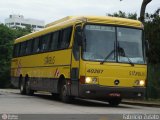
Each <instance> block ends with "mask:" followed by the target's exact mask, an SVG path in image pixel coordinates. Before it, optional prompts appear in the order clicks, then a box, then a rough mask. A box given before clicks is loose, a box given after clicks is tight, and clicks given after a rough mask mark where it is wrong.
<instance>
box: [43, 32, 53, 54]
mask: <svg viewBox="0 0 160 120" xmlns="http://www.w3.org/2000/svg"><path fill="white" fill-rule="evenodd" d="M50 38H51V34H48V35H45V36H42V38H41V44H42V45H41V51H42V52H44V51H47V50H48V46H49V40H50Z"/></svg>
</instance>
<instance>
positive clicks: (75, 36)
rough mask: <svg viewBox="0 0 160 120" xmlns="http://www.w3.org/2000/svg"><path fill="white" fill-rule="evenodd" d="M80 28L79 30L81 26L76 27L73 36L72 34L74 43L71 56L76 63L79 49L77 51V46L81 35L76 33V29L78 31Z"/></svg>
mask: <svg viewBox="0 0 160 120" xmlns="http://www.w3.org/2000/svg"><path fill="white" fill-rule="evenodd" d="M80 28H81V26H76V28H75V34H74V42H73V56H74V58H75V60H76V61H78V60H79V59H80V49H79V44H78V41H79V39H80V35H81V33H80V32H79V31H78V29H80Z"/></svg>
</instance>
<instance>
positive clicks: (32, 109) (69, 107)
mask: <svg viewBox="0 0 160 120" xmlns="http://www.w3.org/2000/svg"><path fill="white" fill-rule="evenodd" d="M4 113H5V114H7V115H8V114H10V116H11V115H13V116H11V117H16V116H14V115H21V116H19V119H20V117H22V116H25V115H26V117H31V116H32V117H36V115H37V114H38V115H39V116H41V117H40V118H43V117H44V116H45V117H48V118H52V117H53V115H57V116H56V119H58V120H60V118H61V119H62V118H63V119H67V118H68V120H69V119H71V118H70V117H71V116H72V118H74V117H73V116H75V117H76V118H77V119H78V120H80V119H83V120H85V119H86V120H94V119H96V120H97V119H98V120H110V119H113V118H114V119H113V120H116V119H117V120H124V119H125V117H126V116H125V115H129V114H131V115H139V114H140V115H141V114H142V115H145V114H159V115H160V108H154V107H142V106H133V105H125V104H120V105H119V106H118V107H110V106H109V104H108V103H106V102H100V101H93V100H80V99H77V100H75V101H74V102H73V103H72V104H66V103H62V102H60V101H59V100H57V99H55V98H53V97H52V96H50V95H47V94H45V95H44V94H42V93H38V94H35V95H34V96H25V95H20V94H19V91H18V90H10V89H0V114H4ZM28 114H31V115H28ZM44 114H46V115H44ZM71 114H72V115H71ZM117 114H118V115H119V116H118V115H117ZM27 115H28V116H27ZM104 115H108V116H107V117H105V116H104ZM157 117H158V116H157ZM54 118H55V117H54ZM76 118H74V119H76ZM109 118H110V119H109ZM0 119H2V118H1V117H0ZM28 119H31V118H26V120H28ZM34 119H36V118H34ZM159 119H160V116H159ZM46 120H47V119H46Z"/></svg>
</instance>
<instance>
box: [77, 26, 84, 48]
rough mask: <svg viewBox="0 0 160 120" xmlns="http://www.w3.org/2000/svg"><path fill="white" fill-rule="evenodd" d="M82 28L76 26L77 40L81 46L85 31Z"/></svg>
mask: <svg viewBox="0 0 160 120" xmlns="http://www.w3.org/2000/svg"><path fill="white" fill-rule="evenodd" d="M82 31H83V30H82V28H81V26H77V27H76V34H75V35H76V40H77V42H78V45H79V46H81V45H82V39H83V32H82Z"/></svg>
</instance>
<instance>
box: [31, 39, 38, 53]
mask: <svg viewBox="0 0 160 120" xmlns="http://www.w3.org/2000/svg"><path fill="white" fill-rule="evenodd" d="M39 51H40V40H39V38H35V39H34V43H33V53H38V52H39Z"/></svg>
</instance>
